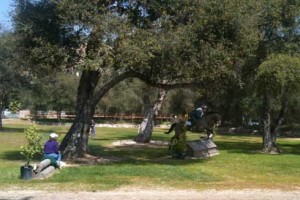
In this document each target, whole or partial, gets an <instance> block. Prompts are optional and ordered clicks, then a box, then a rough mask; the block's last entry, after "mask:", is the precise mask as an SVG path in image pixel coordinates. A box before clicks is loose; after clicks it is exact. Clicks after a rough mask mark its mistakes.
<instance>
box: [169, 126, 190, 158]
mask: <svg viewBox="0 0 300 200" xmlns="http://www.w3.org/2000/svg"><path fill="white" fill-rule="evenodd" d="M186 131H187V129H186V126H185V125H183V126H182V127H181V130H180V134H179V137H178V138H174V139H173V140H172V143H171V146H170V150H171V153H172V157H174V158H179V159H183V158H184V157H185V153H186V150H187V146H186V140H187V136H186Z"/></svg>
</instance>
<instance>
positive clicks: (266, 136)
mask: <svg viewBox="0 0 300 200" xmlns="http://www.w3.org/2000/svg"><path fill="white" fill-rule="evenodd" d="M270 106H271V102H270V96H269V95H268V94H265V95H264V99H263V114H262V131H263V151H264V152H267V153H277V152H278V149H277V147H276V143H275V141H276V139H275V138H276V135H275V134H274V132H271V115H270V111H271V107H270Z"/></svg>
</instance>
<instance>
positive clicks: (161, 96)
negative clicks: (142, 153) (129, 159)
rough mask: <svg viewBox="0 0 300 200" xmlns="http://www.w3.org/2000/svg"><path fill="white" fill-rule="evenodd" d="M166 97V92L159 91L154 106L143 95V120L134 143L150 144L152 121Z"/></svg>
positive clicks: (147, 96) (147, 97)
mask: <svg viewBox="0 0 300 200" xmlns="http://www.w3.org/2000/svg"><path fill="white" fill-rule="evenodd" d="M166 95H167V91H166V90H163V89H159V91H158V95H157V99H156V101H155V103H154V105H153V104H152V103H151V102H150V97H149V95H144V98H143V102H144V119H143V121H142V123H141V125H140V128H139V132H138V135H137V136H136V137H135V139H134V141H136V142H140V143H147V142H150V138H151V135H152V131H153V126H154V119H155V117H156V116H157V115H158V112H159V111H160V109H161V107H162V105H163V102H164V100H165V98H166Z"/></svg>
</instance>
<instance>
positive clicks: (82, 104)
mask: <svg viewBox="0 0 300 200" xmlns="http://www.w3.org/2000/svg"><path fill="white" fill-rule="evenodd" d="M99 78H100V73H99V72H97V71H83V73H82V75H81V78H80V82H79V86H78V90H77V101H76V117H75V119H74V122H73V124H72V126H71V128H70V130H69V131H68V133H67V134H66V136H65V138H64V139H63V141H62V143H61V145H60V149H61V151H62V155H63V157H64V159H67V160H69V159H72V158H75V157H82V156H83V155H84V154H86V153H88V152H89V149H88V138H89V137H88V136H89V130H90V125H91V120H92V118H93V115H94V112H95V105H96V104H95V101H94V93H95V88H96V86H97V83H98V81H99Z"/></svg>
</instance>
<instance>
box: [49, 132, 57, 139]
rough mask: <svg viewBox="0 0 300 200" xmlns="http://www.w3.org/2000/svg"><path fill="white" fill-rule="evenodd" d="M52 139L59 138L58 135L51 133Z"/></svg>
mask: <svg viewBox="0 0 300 200" xmlns="http://www.w3.org/2000/svg"><path fill="white" fill-rule="evenodd" d="M50 138H58V135H57V134H56V133H51V134H50Z"/></svg>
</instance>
